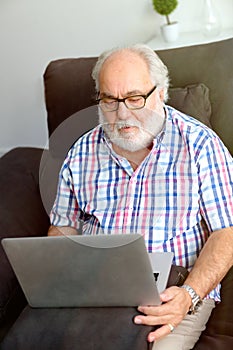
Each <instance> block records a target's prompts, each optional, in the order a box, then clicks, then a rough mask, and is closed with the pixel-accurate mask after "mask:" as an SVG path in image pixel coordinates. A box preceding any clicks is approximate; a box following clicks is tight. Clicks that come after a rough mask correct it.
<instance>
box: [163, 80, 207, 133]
mask: <svg viewBox="0 0 233 350" xmlns="http://www.w3.org/2000/svg"><path fill="white" fill-rule="evenodd" d="M168 104H170V105H171V106H173V107H175V108H176V109H178V110H179V111H181V112H183V113H186V114H189V115H191V116H193V117H195V118H196V119H198V120H200V121H201V122H202V123H204V124H205V125H207V126H208V127H210V128H211V123H210V118H211V104H210V100H209V89H208V87H207V86H205V84H202V83H200V84H192V85H188V86H186V87H184V88H181V87H178V88H171V89H169V100H168Z"/></svg>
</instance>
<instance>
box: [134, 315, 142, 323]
mask: <svg viewBox="0 0 233 350" xmlns="http://www.w3.org/2000/svg"><path fill="white" fill-rule="evenodd" d="M134 322H135V323H136V324H141V323H142V320H141V319H140V318H137V317H136V318H135V319H134Z"/></svg>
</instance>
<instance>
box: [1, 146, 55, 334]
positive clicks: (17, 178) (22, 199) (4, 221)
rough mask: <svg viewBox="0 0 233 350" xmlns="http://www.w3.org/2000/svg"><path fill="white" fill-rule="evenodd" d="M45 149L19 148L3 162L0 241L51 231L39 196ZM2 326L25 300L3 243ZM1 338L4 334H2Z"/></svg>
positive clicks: (23, 304) (6, 156)
mask: <svg viewBox="0 0 233 350" xmlns="http://www.w3.org/2000/svg"><path fill="white" fill-rule="evenodd" d="M41 154H42V150H40V149H35V148H18V149H14V150H13V151H10V152H9V153H7V154H6V155H5V156H3V157H2V158H1V161H0V193H1V197H0V198H1V200H0V212H1V216H0V239H2V238H4V237H20V236H40V235H45V234H46V233H47V229H48V225H49V222H48V216H47V214H46V212H45V210H44V208H43V205H42V202H41V199H40V193H39V186H38V182H39V164H40V157H41ZM0 261H1V263H0V281H1V283H0V286H1V287H0V325H2V324H4V322H7V323H10V322H11V319H14V318H15V316H16V315H17V314H18V313H19V312H20V311H21V310H22V307H24V306H25V304H26V300H25V297H24V294H23V293H22V290H21V288H20V286H19V284H18V281H17V279H16V277H15V274H14V272H13V270H12V268H11V266H10V264H9V262H8V259H7V257H6V255H5V252H4V251H3V248H2V245H1V244H0ZM0 335H1V334H0Z"/></svg>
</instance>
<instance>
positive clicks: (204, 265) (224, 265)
mask: <svg viewBox="0 0 233 350" xmlns="http://www.w3.org/2000/svg"><path fill="white" fill-rule="evenodd" d="M232 265H233V228H231V227H230V228H225V229H222V230H219V231H215V232H213V233H212V234H211V236H210V237H209V239H208V240H207V242H206V244H205V245H204V247H203V249H202V251H201V253H200V255H199V257H198V259H197V261H196V263H195V265H194V267H193V269H192V271H191V272H190V274H189V276H188V278H187V280H186V281H185V284H188V285H190V286H191V287H192V288H193V289H194V290H195V291H196V293H197V294H198V295H200V297H201V298H204V297H205V296H206V295H207V294H208V293H210V292H211V290H212V289H214V288H215V287H216V285H217V284H218V283H219V282H220V281H221V280H222V279H223V277H224V276H225V274H226V273H227V271H228V270H229V269H230V268H231V266H232Z"/></svg>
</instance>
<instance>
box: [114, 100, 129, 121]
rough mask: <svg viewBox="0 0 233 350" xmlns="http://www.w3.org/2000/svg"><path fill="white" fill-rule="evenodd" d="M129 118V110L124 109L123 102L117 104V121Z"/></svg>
mask: <svg viewBox="0 0 233 350" xmlns="http://www.w3.org/2000/svg"><path fill="white" fill-rule="evenodd" d="M129 116H130V110H129V109H128V108H127V107H126V105H125V103H124V102H119V105H118V110H117V117H118V118H119V119H122V120H125V119H127V118H128V117H129Z"/></svg>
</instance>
